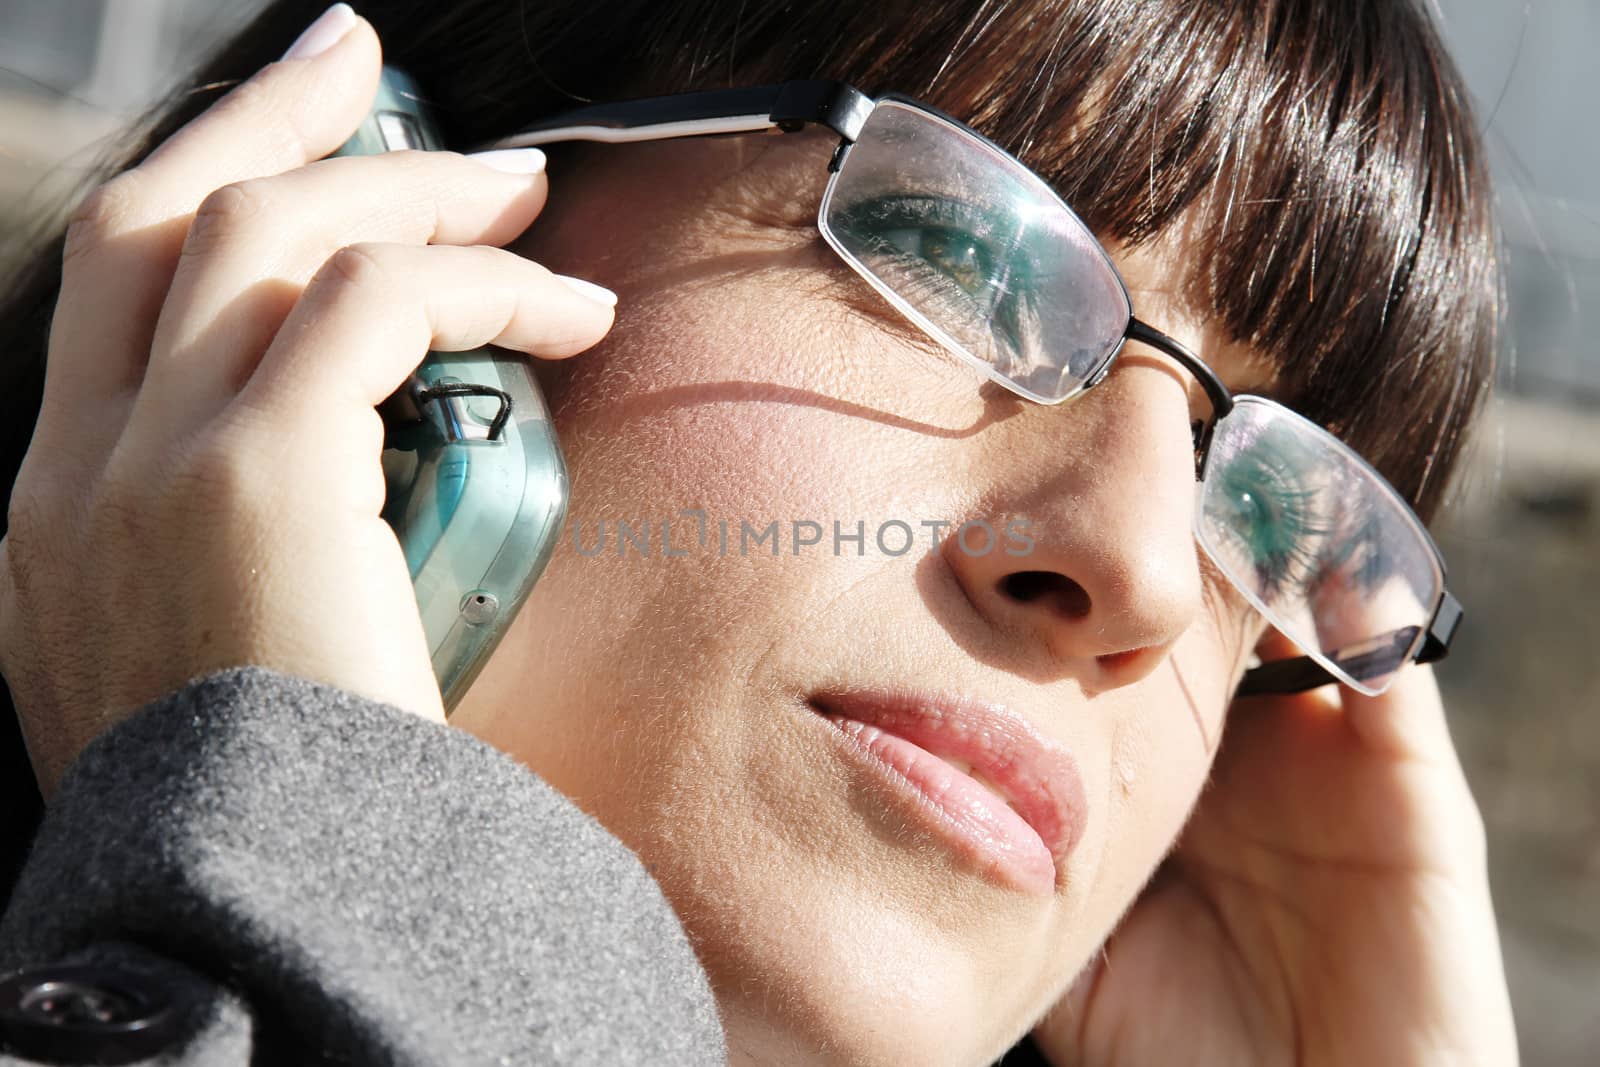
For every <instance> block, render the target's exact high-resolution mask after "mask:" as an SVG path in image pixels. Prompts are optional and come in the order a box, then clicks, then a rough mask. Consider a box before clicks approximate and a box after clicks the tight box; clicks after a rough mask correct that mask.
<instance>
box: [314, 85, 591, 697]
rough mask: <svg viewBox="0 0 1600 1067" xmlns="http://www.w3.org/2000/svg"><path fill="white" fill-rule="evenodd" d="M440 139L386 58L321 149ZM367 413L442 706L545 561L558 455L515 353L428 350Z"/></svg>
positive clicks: (555, 523) (561, 472) (484, 653)
mask: <svg viewBox="0 0 1600 1067" xmlns="http://www.w3.org/2000/svg"><path fill="white" fill-rule="evenodd" d="M443 147H444V146H443V144H442V143H440V138H439V135H438V132H437V129H436V127H435V126H434V124H433V122H432V119H431V117H430V115H429V113H428V108H427V106H426V103H425V101H424V98H423V96H422V94H421V93H420V92H419V90H418V88H417V86H416V84H415V82H413V81H412V80H411V78H409V77H408V76H407V75H405V74H404V73H402V72H400V71H398V70H396V69H395V68H393V67H387V66H386V67H384V68H383V75H382V79H381V82H380V84H379V89H378V96H377V99H376V100H375V102H374V104H373V109H372V112H371V113H370V114H369V115H368V116H367V118H366V120H365V121H363V122H362V124H361V126H360V128H359V129H358V130H357V131H356V132H355V134H354V135H353V136H352V137H351V138H350V140H349V141H347V142H346V143H345V144H344V145H343V146H342V147H341V148H340V149H339V150H338V151H337V152H335V153H333V154H334V155H336V156H351V155H373V154H377V153H379V152H388V151H394V150H396V149H405V148H416V149H425V150H433V151H437V150H440V149H442V148H443ZM378 410H379V412H380V413H381V414H382V415H383V420H384V451H383V470H384V480H385V483H386V486H387V490H388V492H387V497H386V499H385V502H384V508H383V518H384V520H385V521H387V522H388V523H389V525H390V526H391V527H393V529H394V531H395V536H396V537H397V538H398V539H399V541H400V546H401V548H402V549H403V550H404V552H405V557H406V564H407V566H408V567H409V568H410V571H411V581H412V586H413V588H414V590H415V592H416V595H417V606H418V608H419V609H420V611H421V614H422V624H423V628H424V630H425V631H426V633H427V638H428V648H429V652H430V654H431V656H432V660H433V668H434V674H435V676H436V677H437V678H438V680H439V690H440V693H441V694H442V695H443V698H444V706H445V710H446V713H448V712H449V711H451V710H453V709H454V708H455V705H456V703H457V702H458V701H459V700H460V698H461V696H462V694H463V693H464V692H465V691H466V689H467V686H468V685H470V684H471V682H472V680H473V679H474V678H475V677H477V674H478V672H479V671H480V670H481V669H482V667H483V665H484V663H485V662H486V661H487V660H488V658H489V654H490V653H491V652H493V651H494V648H495V646H496V645H497V644H498V643H499V642H500V639H501V638H502V637H503V636H504V635H505V632H506V630H507V628H508V627H509V626H510V624H511V620H512V619H513V618H514V617H515V615H516V613H517V611H518V610H519V609H520V608H521V607H522V604H523V601H524V600H526V599H527V596H528V592H529V590H531V589H532V588H533V583H534V582H535V581H536V580H537V579H538V577H539V574H540V572H542V571H543V570H544V566H545V564H546V563H547V562H548V561H549V559H550V554H551V552H552V551H553V550H554V548H555V542H556V539H557V538H558V537H559V536H560V531H561V527H562V522H563V520H564V518H565V515H566V505H567V471H566V464H565V462H564V461H563V459H562V456H561V448H560V444H559V442H558V441H557V440H556V436H555V431H554V429H553V427H552V426H551V424H550V414H549V411H548V410H547V409H546V406H545V402H544V397H543V395H542V394H541V393H540V391H539V387H538V384H537V383H536V382H535V380H534V377H533V374H532V372H531V370H530V368H529V366H528V362H527V358H526V357H525V356H523V355H521V354H518V353H513V352H506V351H503V350H500V349H496V348H494V347H492V346H487V347H484V348H480V349H476V350H474V351H471V352H429V353H428V354H427V356H426V357H425V358H424V359H423V360H422V363H421V364H420V365H419V366H418V367H417V369H416V371H415V372H414V373H413V374H412V376H411V377H410V379H408V380H407V382H406V383H405V385H403V386H402V387H401V388H400V389H398V390H397V391H396V392H395V393H394V395H393V396H391V397H389V399H387V400H386V401H384V403H383V404H382V405H380V406H379V409H378Z"/></svg>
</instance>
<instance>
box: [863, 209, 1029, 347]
mask: <svg viewBox="0 0 1600 1067" xmlns="http://www.w3.org/2000/svg"><path fill="white" fill-rule="evenodd" d="M988 217H989V216H988V215H987V214H986V213H985V211H984V210H983V209H982V208H980V207H978V206H976V205H971V204H967V203H965V202H963V201H960V200H957V199H954V198H952V197H950V196H945V195H940V196H911V195H895V196H884V197H879V198H877V199H874V200H867V201H863V202H862V203H861V204H859V205H858V206H856V207H854V208H853V209H851V210H850V211H848V212H847V213H846V214H845V216H844V223H845V228H847V229H850V230H852V231H854V232H855V233H857V234H862V235H869V239H870V240H871V246H870V247H871V249H872V251H873V252H875V253H877V254H878V255H879V256H881V257H882V258H883V261H884V262H883V263H880V264H877V265H876V266H877V269H878V270H879V271H880V272H881V271H882V270H883V267H884V266H886V265H887V266H892V267H893V268H895V269H896V270H897V271H898V272H899V274H898V275H897V276H896V277H895V278H894V280H893V283H892V284H893V285H894V287H895V288H896V289H897V290H898V291H900V292H901V293H902V294H904V295H905V296H906V297H907V298H908V299H909V300H910V301H911V302H912V303H913V304H914V305H917V306H920V307H923V308H924V309H928V310H931V311H932V312H933V317H934V318H938V317H939V316H940V315H949V316H951V317H954V318H962V319H968V320H970V319H973V318H979V319H981V320H983V321H987V322H992V323H993V324H994V325H995V326H996V327H997V328H999V329H1000V330H1001V331H1002V332H1004V333H1006V334H1008V335H1009V336H1010V337H1011V339H1012V340H1013V342H1015V340H1016V336H1017V330H1016V327H1015V322H1016V321H1017V319H1018V317H1019V316H1020V314H1021V313H1022V311H1023V310H1024V309H1025V308H1026V306H1027V301H1028V300H1029V299H1030V294H1029V293H1028V292H1027V287H1026V285H1025V284H1023V285H1008V286H1007V290H1006V292H1005V293H1004V294H1002V295H1001V299H999V300H995V301H991V302H988V303H986V304H979V303H978V301H977V298H976V296H975V294H973V293H971V292H969V291H967V290H966V289H965V288H963V287H962V285H961V284H960V283H959V282H958V281H956V280H955V279H954V278H953V277H951V275H950V274H948V273H947V272H944V271H941V270H940V269H939V268H938V267H936V266H934V265H933V264H932V263H930V262H929V261H928V260H927V259H926V258H924V257H922V256H919V255H917V254H915V253H913V252H909V251H907V250H906V249H904V248H901V247H899V246H898V245H896V244H894V243H893V242H892V241H890V240H889V239H887V238H885V237H883V236H881V235H882V234H883V233H884V232H885V231H894V230H923V231H931V230H936V229H937V230H943V231H945V232H947V233H952V234H957V235H960V236H961V237H963V238H969V239H970V240H971V242H972V244H973V245H974V246H975V247H977V248H979V249H980V250H981V251H983V252H985V253H986V254H987V262H986V264H985V266H986V268H992V267H993V264H994V262H995V261H996V260H997V258H998V257H996V256H995V255H994V254H993V252H992V248H993V241H992V240H990V238H991V236H992V235H993V233H994V227H992V226H989V225H986V224H985V220H986V218H988ZM1006 263H1007V265H1008V267H1015V265H1016V257H1015V256H1008V257H1007V258H1006ZM1025 266H1026V264H1025V263H1024V268H1025ZM1026 274H1027V271H1026V269H1024V270H1021V271H1018V270H1015V269H1013V270H1010V271H1009V272H1008V281H1009V279H1010V278H1017V277H1025V276H1026ZM984 281H985V283H986V284H990V283H992V281H993V279H992V278H991V277H989V276H987V275H986V276H985V278H984ZM1002 309H1004V310H1002ZM1008 318H1009V319H1010V320H1011V323H1012V324H1011V325H1009V326H1008V324H1007V322H1006V321H1005V320H1006V319H1008Z"/></svg>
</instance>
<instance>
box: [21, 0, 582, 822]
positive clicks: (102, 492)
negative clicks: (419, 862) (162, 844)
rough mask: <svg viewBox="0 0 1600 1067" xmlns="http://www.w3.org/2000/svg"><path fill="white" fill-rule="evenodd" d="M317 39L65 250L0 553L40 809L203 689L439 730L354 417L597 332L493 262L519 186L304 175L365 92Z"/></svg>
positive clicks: (382, 164) (435, 161)
mask: <svg viewBox="0 0 1600 1067" xmlns="http://www.w3.org/2000/svg"><path fill="white" fill-rule="evenodd" d="M345 18H346V21H347V22H350V23H353V24H351V25H350V27H349V29H348V30H347V32H345V33H344V35H343V36H342V37H340V38H339V39H338V41H337V43H335V44H333V45H332V46H331V47H329V48H328V49H327V50H326V51H323V52H321V53H320V54H318V55H316V56H314V57H300V58H293V59H286V60H285V61H282V62H279V63H275V64H272V65H271V66H269V67H267V68H265V69H264V70H262V71H261V72H259V73H258V74H257V75H256V76H255V77H253V78H251V79H250V80H249V81H247V82H245V83H244V84H242V85H240V86H239V87H238V88H236V89H235V90H234V91H232V92H231V93H229V94H228V96H227V97H226V98H224V99H222V100H221V101H219V102H218V103H217V104H216V105H215V106H213V107H212V108H210V109H209V110H208V111H207V112H206V113H205V114H203V115H201V116H199V117H198V118H196V119H195V120H194V121H193V122H191V123H190V124H189V125H187V126H186V127H184V128H183V129H182V130H180V131H179V132H178V133H177V134H176V135H174V136H173V137H172V138H171V139H170V140H169V141H167V142H166V143H165V144H163V145H161V146H160V147H159V148H158V149H157V150H156V151H155V152H154V153H152V154H151V155H150V156H149V158H148V159H147V160H145V161H144V162H143V163H142V164H141V165H139V166H138V167H136V168H134V169H132V170H129V171H127V172H125V173H123V174H121V175H119V176H117V177H116V178H113V179H112V180H111V181H110V182H108V183H107V184H105V185H104V186H102V187H101V188H99V189H98V190H96V191H95V192H94V193H93V194H91V195H90V196H89V197H88V198H87V199H86V200H85V201H84V203H83V204H82V206H81V207H80V208H79V209H78V210H77V212H76V213H75V215H74V217H73V219H72V221H71V224H70V227H69V229H68V232H67V240H66V251H65V256H64V261H63V280H62V289H61V295H60V300H59V302H58V304H57V306H56V309H55V317H54V320H53V324H52V329H51V334H50V342H49V351H48V362H47V368H46V375H45V386H44V399H43V406H42V410H41V412H40V416H39V421H38V424H37V427H36V430H35V433H34V438H33V441H32V444H31V446H30V449H29V452H28V454H27V456H26V458H25V459H24V461H23V464H22V468H21V471H20V473H19V475H18V478H17V482H16V487H15V490H14V492H13V494H12V498H11V507H10V515H9V521H10V527H9V532H8V534H7V536H6V538H5V539H4V541H3V542H0V553H3V557H4V558H3V565H0V670H3V671H4V674H5V678H6V681H7V683H8V684H9V686H10V688H11V692H12V695H13V698H14V700H15V703H16V706H17V709H18V712H19V715H20V718H21V722H22V727H23V732H24V736H25V737H26V739H27V743H28V749H29V754H30V757H31V758H32V760H33V763H34V767H35V770H36V772H37V774H38V776H39V778H40V782H41V786H42V787H43V788H44V790H45V792H46V795H49V793H50V792H51V791H52V790H53V789H54V786H55V784H56V782H57V781H58V779H59V777H60V775H61V773H62V771H63V770H64V769H65V767H66V766H67V764H68V763H69V762H71V760H72V759H73V758H74V757H75V756H76V755H77V753H78V752H79V751H80V750H81V749H82V748H83V746H84V745H86V744H87V743H88V742H89V741H90V740H91V739H93V738H94V737H95V736H96V735H97V734H99V733H100V732H101V731H102V730H104V729H106V728H107V727H108V726H110V725H111V724H113V723H114V722H115V721H117V720H118V719H119V718H121V717H123V716H125V715H126V714H128V713H129V712H131V711H133V710H135V709H137V708H138V707H140V706H142V705H144V704H146V703H148V702H149V701H151V700H154V699H156V698H158V697H160V696H162V695H164V694H165V693H167V692H170V691H172V690H174V689H176V688H178V687H180V686H182V685H183V684H184V683H185V682H187V681H188V680H190V679H192V678H195V677H198V676H200V675H203V674H206V673H210V672H213V671H216V670H220V669H223V668H226V667H229V666H235V665H242V664H261V665H264V666H268V667H272V668H274V669H277V670H281V671H284V672H286V673H290V674H295V675H299V676H301V677H305V678H309V679H312V680H315V681H320V682H325V683H328V684H330V685H335V686H339V687H342V688H345V689H348V690H351V691H354V692H357V693H360V694H363V695H365V696H368V697H371V698H374V699H377V700H381V701H387V702H388V703H390V704H393V705H396V706H398V707H401V708H404V709H407V710H409V711H413V712H415V713H416V714H418V715H421V716H425V717H427V718H431V719H435V720H439V721H443V708H442V704H441V700H440V695H439V689H438V685H437V683H436V681H435V679H434V676H433V672H432V669H431V666H430V663H429V654H428V648H427V645H426V642H425V639H424V636H423V630H422V624H421V621H420V617H419V614H418V610H417V605H416V600H415V597H414V594H413V592H412V588H411V581H410V577H409V573H408V571H407V568H406V564H405V560H404V557H403V555H402V553H401V550H400V547H399V544H398V543H397V541H396V539H395V537H394V534H393V533H392V531H391V530H390V528H389V527H388V526H387V525H386V524H385V523H384V522H383V521H382V519H381V518H380V517H379V512H380V510H381V508H382V505H383V499H384V481H383V473H382V467H381V463H380V459H379V456H380V452H381V448H382V440H383V426H382V422H381V420H380V418H379V416H378V414H377V413H376V412H375V410H374V405H375V404H377V403H378V402H379V401H381V400H383V399H384V397H386V396H387V395H389V394H390V393H391V392H392V391H394V390H395V389H396V388H398V387H399V386H400V385H401V384H402V383H403V382H404V380H405V379H406V377H407V376H408V375H409V374H410V373H411V371H412V370H413V369H415V367H416V365H417V364H418V363H419V362H420V361H421V360H422V357H423V356H424V354H425V353H426V351H427V350H428V349H430V348H435V349H441V350H463V349H471V348H476V347H479V346H481V345H483V344H486V343H494V344H497V345H502V346H504V347H506V348H511V349H516V350H519V351H522V352H529V353H536V354H538V355H541V356H552V357H559V356H567V355H571V354H573V353H575V352H578V351H581V350H583V349H585V348H587V347H589V346H591V345H593V344H594V343H595V342H596V341H598V340H599V339H600V338H601V337H602V336H604V334H605V333H606V332H607V331H608V330H609V329H610V327H611V322H612V311H611V308H610V306H609V305H608V304H605V303H603V302H601V301H599V300H595V299H590V298H586V297H584V296H583V295H580V293H579V292H578V291H577V290H576V289H575V288H573V287H571V286H569V285H567V284H563V280H562V279H560V278H559V277H557V276H555V275H552V274H551V273H550V272H549V271H547V270H545V269H544V268H543V267H540V266H538V265H536V264H534V263H531V262H528V261H527V260H524V259H522V258H520V257H518V256H516V255H515V254H513V253H511V252H507V251H504V250H502V249H500V248H498V247H494V246H498V245H502V244H505V243H507V242H509V241H510V240H512V239H513V238H514V237H516V235H517V234H519V233H520V232H521V231H522V230H523V229H525V228H526V227H527V225H528V224H529V222H531V221H532V219H533V217H534V216H535V215H536V214H537V213H538V211H539V210H540V208H541V207H542V206H543V203H544V198H545V192H546V183H545V178H544V175H543V173H542V170H540V171H538V172H536V173H531V174H528V173H512V172H508V171H506V170H504V169H494V168H492V167H491V166H487V165H485V164H484V163H483V162H479V161H476V160H473V159H470V158H467V157H463V156H461V155H458V154H455V153H447V152H432V153H430V152H395V153H389V154H386V155H382V156H373V157H354V158H338V159H327V160H321V161H319V162H313V160H318V159H319V157H322V156H324V155H326V154H327V153H329V152H332V151H333V150H334V149H336V148H338V147H339V146H340V145H341V144H342V143H343V142H344V141H345V140H346V139H347V138H348V137H349V136H350V134H351V133H352V132H354V130H355V128H356V127H357V126H358V125H359V124H360V122H361V121H362V119H363V118H364V117H365V115H366V113H367V111H368V110H369V109H370V107H371V105H372V101H373V98H374V96H375V93H376V90H377V83H378V75H379V68H380V63H381V60H380V55H379V47H378V41H377V37H376V35H375V34H374V33H373V31H372V29H371V27H370V26H369V25H368V24H367V23H365V22H364V21H360V20H358V19H351V18H349V16H347V15H346V16H345ZM522 158H524V159H528V158H532V159H534V160H538V159H539V158H540V157H538V156H531V157H530V156H526V155H525V156H524V157H522ZM501 159H502V161H503V159H504V157H501ZM502 166H503V162H502Z"/></svg>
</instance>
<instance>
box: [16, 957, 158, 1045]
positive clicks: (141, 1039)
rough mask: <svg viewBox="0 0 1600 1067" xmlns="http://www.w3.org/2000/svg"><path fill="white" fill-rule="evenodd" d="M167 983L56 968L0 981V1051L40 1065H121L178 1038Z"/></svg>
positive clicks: (108, 970)
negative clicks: (38, 1061) (40, 1062)
mask: <svg viewBox="0 0 1600 1067" xmlns="http://www.w3.org/2000/svg"><path fill="white" fill-rule="evenodd" d="M178 999H179V998H178V997H177V996H176V995H175V993H174V991H173V990H171V989H170V988H168V987H167V985H166V983H164V982H161V981H159V980H158V979H155V978H152V977H149V976H146V975H136V974H133V973H131V972H128V971H124V970H121V969H118V968H116V967H104V966H95V965H69V964H62V965H59V966H52V967H39V968H36V969H34V970H31V971H19V972H17V973H16V974H12V975H8V976H7V977H6V978H5V979H3V980H0V1048H4V1049H5V1051H7V1052H9V1053H11V1054H12V1055H15V1056H21V1057H23V1058H25V1059H33V1060H42V1061H44V1062H46V1063H73V1064H78V1063H83V1064H105V1065H112V1064H127V1063H135V1062H137V1061H139V1060H142V1059H149V1058H150V1057H151V1056H154V1055H157V1054H158V1053H160V1052H161V1051H162V1050H163V1049H166V1048H168V1047H169V1046H171V1045H172V1044H173V1042H175V1041H176V1040H178V1039H179V1037H180V1036H181V1028H182V1023H183V1016H184V1014H185V1012H183V1011H182V1010H181V1006H180V1004H179V1003H178Z"/></svg>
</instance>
